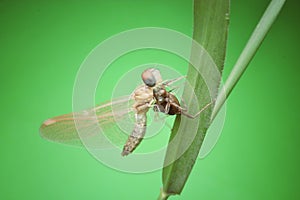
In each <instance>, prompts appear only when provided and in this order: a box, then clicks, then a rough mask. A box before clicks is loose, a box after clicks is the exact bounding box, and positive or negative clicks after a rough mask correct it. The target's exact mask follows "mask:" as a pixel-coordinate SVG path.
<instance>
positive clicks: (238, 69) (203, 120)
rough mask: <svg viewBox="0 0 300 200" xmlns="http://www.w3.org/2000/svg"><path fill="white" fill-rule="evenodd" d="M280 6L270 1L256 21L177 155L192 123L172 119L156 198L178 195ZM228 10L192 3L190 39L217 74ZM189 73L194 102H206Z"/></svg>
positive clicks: (210, 0)
mask: <svg viewBox="0 0 300 200" xmlns="http://www.w3.org/2000/svg"><path fill="white" fill-rule="evenodd" d="M284 3H285V0H273V1H271V3H270V5H269V6H268V8H267V10H266V11H265V13H264V15H263V16H262V18H261V20H260V22H259V23H258V25H257V27H256V28H255V30H254V32H253V34H252V36H251V37H250V39H249V41H248V43H247V45H246V46H245V48H244V50H243V52H242V53H241V55H240V57H239V59H238V60H237V62H236V64H235V66H234V67H233V70H232V72H231V74H230V75H229V78H228V79H227V80H226V82H225V84H224V86H223V88H222V89H221V90H220V92H219V94H218V96H217V100H216V103H215V106H214V108H213V109H210V110H206V111H205V112H204V113H203V114H202V115H201V117H200V119H199V126H198V129H197V134H196V136H195V138H193V139H194V140H193V142H192V144H191V145H190V146H189V148H188V149H187V150H186V151H185V152H184V153H183V154H181V153H182V151H183V150H182V148H185V145H186V144H184V143H186V142H185V141H186V139H187V137H189V132H190V131H193V129H192V127H193V124H192V122H184V127H183V128H182V129H180V130H178V127H179V126H180V123H181V122H182V121H181V118H180V117H177V118H176V121H175V124H174V128H173V130H172V134H171V137H170V142H171V141H172V139H173V138H176V137H177V136H178V135H179V137H180V139H181V141H180V140H178V141H177V142H176V144H175V145H170V143H169V145H168V149H167V154H166V158H165V166H166V167H164V169H163V188H162V190H161V193H160V196H159V198H158V199H167V198H168V197H169V196H170V195H174V194H180V193H181V191H182V189H183V187H184V185H185V182H186V180H187V178H188V176H189V174H190V172H191V170H192V168H193V165H194V163H195V160H196V159H197V155H198V153H199V150H200V148H201V145H202V142H203V139H204V136H205V132H206V130H207V128H208V127H209V124H210V123H211V121H212V120H213V119H214V117H215V116H216V115H217V113H218V111H219V109H220V108H221V107H222V105H223V103H224V102H225V100H226V98H227V97H228V95H229V94H230V92H231V91H232V89H233V88H234V86H235V85H236V83H237V82H238V80H239V79H240V77H241V76H242V74H243V72H244V71H245V69H246V68H247V66H248V64H249V63H250V61H251V59H252V58H253V56H254V55H255V53H256V51H257V50H258V48H259V46H260V44H261V43H262V41H263V39H264V37H265V36H266V34H267V32H268V31H269V29H270V28H271V25H272V24H273V22H274V21H275V19H276V17H277V15H278V14H279V12H280V10H281V8H282V7H283V5H284ZM228 8H229V1H225V0H223V1H217V0H195V4H194V35H193V37H194V39H195V40H197V41H198V42H200V43H201V44H202V45H203V46H204V48H205V49H206V50H207V51H208V52H209V54H210V55H211V56H212V58H213V59H214V61H215V63H216V65H217V67H218V69H219V70H220V71H222V68H223V63H224V56H225V52H226V51H225V49H226V39H227V26H228V23H227V20H228ZM217 15H218V16H217ZM197 53H199V52H197V51H195V50H193V49H192V55H191V61H192V60H193V59H198V60H199V62H200V66H201V65H203V64H204V63H205V61H204V60H205V58H206V57H205V56H204V57H203V55H200V56H199V54H198V55H197ZM200 53H201V52H200ZM203 58H204V59H203ZM206 64H207V63H206ZM192 72H193V68H192V67H190V68H189V73H188V77H187V79H188V80H190V81H192V87H193V88H194V89H195V92H196V96H197V98H198V100H200V102H201V101H205V100H207V99H208V97H209V94H208V92H207V90H203V88H205V87H204V82H203V77H198V73H195V71H194V73H192ZM214 81H215V83H216V84H215V86H216V89H217V85H218V83H219V81H220V80H214ZM199 89H202V90H199ZM210 89H211V88H210ZM210 95H211V96H213V97H214V96H215V95H216V93H215V90H213V91H212V94H210ZM205 97H206V98H205ZM200 105H201V104H200ZM202 105H203V104H202ZM183 144H184V145H183ZM176 145H177V146H176ZM178 153H179V154H180V156H179V159H177V160H176V161H175V162H173V163H172V164H169V163H170V162H171V161H172V160H175V159H176V157H177V156H178Z"/></svg>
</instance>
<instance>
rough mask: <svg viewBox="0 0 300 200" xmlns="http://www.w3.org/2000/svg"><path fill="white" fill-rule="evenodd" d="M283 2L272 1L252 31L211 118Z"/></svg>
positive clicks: (265, 33)
mask: <svg viewBox="0 0 300 200" xmlns="http://www.w3.org/2000/svg"><path fill="white" fill-rule="evenodd" d="M284 3H285V0H273V1H271V2H270V4H269V6H268V8H267V9H266V11H265V13H264V14H263V16H262V17H261V19H260V21H259V23H258V24H257V26H256V28H255V30H254V31H253V33H252V35H251V37H250V39H249V40H248V42H247V44H246V46H245V48H244V50H243V51H242V53H241V55H240V57H239V58H238V60H237V62H236V64H235V65H234V67H233V69H232V71H231V73H230V75H229V76H228V78H227V80H226V82H225V84H224V86H223V88H222V89H221V90H220V93H219V95H218V98H217V100H216V104H215V107H214V110H213V113H212V118H215V116H216V115H217V113H218V111H219V110H220V109H221V107H222V105H223V104H224V102H225V100H226V99H227V97H228V96H229V95H230V93H231V91H232V89H233V88H234V86H235V85H236V83H237V82H238V80H239V79H240V78H241V76H242V75H243V73H244V71H245V70H246V68H247V66H248V64H249V63H250V61H251V59H252V58H253V56H254V55H255V53H256V51H257V50H258V48H259V47H260V45H261V43H262V41H263V39H264V38H265V36H266V35H267V33H268V31H269V30H270V28H271V26H272V24H273V23H274V21H275V19H276V17H277V16H278V14H279V12H280V10H281V8H282V7H283V5H284Z"/></svg>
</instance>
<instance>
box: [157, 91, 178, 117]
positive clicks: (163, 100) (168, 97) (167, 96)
mask: <svg viewBox="0 0 300 200" xmlns="http://www.w3.org/2000/svg"><path fill="white" fill-rule="evenodd" d="M153 96H154V98H155V100H156V103H155V105H154V111H156V112H162V113H165V114H168V115H178V114H181V110H182V109H181V107H180V103H179V101H178V99H177V97H176V96H174V95H173V94H171V93H170V92H168V91H167V90H166V89H165V87H163V86H158V87H155V88H154V89H153Z"/></svg>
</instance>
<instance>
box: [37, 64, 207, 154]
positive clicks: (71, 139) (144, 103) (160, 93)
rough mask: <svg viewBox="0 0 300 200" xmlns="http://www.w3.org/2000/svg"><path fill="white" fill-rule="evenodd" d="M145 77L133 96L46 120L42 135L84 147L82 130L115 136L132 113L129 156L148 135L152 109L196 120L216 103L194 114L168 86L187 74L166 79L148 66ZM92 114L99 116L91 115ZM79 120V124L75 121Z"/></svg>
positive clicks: (125, 152) (125, 149) (89, 135)
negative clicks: (116, 128)
mask: <svg viewBox="0 0 300 200" xmlns="http://www.w3.org/2000/svg"><path fill="white" fill-rule="evenodd" d="M141 78H142V81H143V84H142V85H140V86H138V87H137V88H136V89H135V90H134V91H133V92H132V94H131V95H130V96H129V97H128V96H127V97H121V98H119V99H115V100H112V101H109V102H107V103H103V104H100V105H96V106H95V107H93V108H90V109H87V110H84V111H83V112H77V113H69V114H65V115H61V116H57V117H53V118H50V119H48V120H46V121H44V122H43V124H42V125H41V127H40V134H41V136H42V137H43V138H45V139H47V140H50V141H55V142H59V143H64V144H71V145H77V146H82V141H81V137H79V135H78V131H79V130H80V129H82V130H86V129H88V130H89V131H88V134H86V135H84V136H83V137H93V134H97V133H96V127H97V126H100V127H101V129H102V130H103V131H104V132H105V133H106V134H107V136H108V137H109V138H113V136H112V135H114V134H115V133H116V132H118V131H116V130H115V126H114V124H115V123H118V121H119V120H125V121H126V120H127V121H128V120H129V118H128V115H130V116H132V115H134V116H133V118H134V125H133V128H132V131H131V134H130V135H129V136H128V138H127V141H126V142H125V144H124V146H123V150H122V152H121V155H122V156H127V155H129V154H130V153H132V152H133V151H134V150H135V149H136V148H137V147H138V146H139V144H140V143H141V141H142V140H143V138H144V136H145V133H146V127H147V113H148V111H149V109H153V110H154V112H157V113H164V114H165V115H184V116H186V117H188V118H192V119H193V118H196V117H197V116H199V115H200V114H201V112H203V111H204V110H205V109H206V108H208V107H209V106H210V105H211V104H212V103H213V102H210V103H208V104H207V105H205V106H204V107H203V108H202V109H201V110H199V111H198V112H197V113H196V114H195V115H191V114H189V113H188V112H187V109H186V108H185V107H184V106H181V105H180V103H179V100H178V98H177V97H176V96H175V95H174V94H173V93H172V91H173V89H171V90H167V89H166V88H167V87H168V86H170V85H171V84H173V83H174V82H177V81H179V80H181V79H183V78H185V76H181V77H178V78H175V79H171V80H166V81H163V80H162V76H161V74H160V71H159V70H158V69H156V68H148V69H146V70H145V71H144V72H143V73H142V74H141ZM91 113H94V114H95V116H96V117H93V116H92V115H90V114H91ZM76 121H77V122H79V125H78V123H77V124H76V123H75V122H76ZM94 132H95V133H94ZM117 134H118V133H117ZM99 145H100V144H99Z"/></svg>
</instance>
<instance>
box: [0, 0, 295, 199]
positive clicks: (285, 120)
mask: <svg viewBox="0 0 300 200" xmlns="http://www.w3.org/2000/svg"><path fill="white" fill-rule="evenodd" d="M268 3H269V1H268V0H244V1H237V0H232V1H231V22H230V31H229V41H228V53H227V60H226V66H225V72H224V75H225V77H226V75H227V74H228V73H229V71H230V69H231V67H232V66H233V64H234V62H235V60H236V59H237V57H238V55H239V53H240V52H241V50H242V49H243V46H244V45H245V43H246V41H247V39H248V37H249V36H250V34H251V32H252V30H253V28H254V27H255V25H256V23H257V22H258V20H259V18H260V16H261V15H262V13H263V11H264V9H265V8H266V6H267V5H268ZM299 5H300V4H299V2H298V1H296V0H289V1H287V3H286V5H285V6H284V9H283V10H282V12H281V14H280V15H279V18H278V20H277V21H276V23H275V24H274V26H273V28H272V29H271V31H270V33H269V35H268V36H267V38H266V39H265V41H264V43H263V45H262V46H261V48H260V50H259V51H258V53H257V55H256V56H255V58H254V59H253V61H252V62H251V66H250V67H249V69H248V70H247V72H246V73H245V76H244V77H243V78H242V79H241V81H240V82H239V84H238V85H237V87H236V88H235V90H234V91H233V93H232V95H231V96H230V98H229V100H228V104H227V105H228V107H227V109H228V110H227V118H226V123H225V127H224V130H223V133H222V135H221V138H220V140H219V141H218V143H217V145H216V147H215V148H214V150H213V151H212V152H211V153H210V155H209V156H208V157H206V158H205V159H203V160H198V162H197V164H196V165H195V168H194V170H193V171H192V174H191V176H190V178H189V180H188V183H187V185H186V187H185V189H184V191H183V193H182V195H181V196H176V197H173V198H171V199H209V200H213V199H230V200H232V199H249V200H250V199H251V200H252V199H299V198H300V194H299V179H300V175H299V167H300V166H299V161H300V159H299V158H300V156H299V146H300V135H299V128H298V127H297V124H299V122H298V121H299V112H300V109H299V105H298V104H299V102H300V96H299V83H300V81H299V78H298V76H299V74H298V73H299V62H298V59H297V57H298V58H299V55H298V48H299V35H300V28H299V18H300V13H299ZM192 17H193V15H192V1H191V0H190V1H183V0H181V1H178V0H172V1H171V0H168V1H158V0H152V1H133V0H131V1H130V0H123V1H121V0H120V1H110V2H109V1H51V3H50V2H48V3H46V2H44V1H33V0H31V1H30V0H28V1H8V0H3V1H1V2H0V25H1V29H0V36H1V37H0V44H1V55H0V56H1V59H0V66H1V73H0V81H1V82H0V83H1V84H0V89H1V100H0V101H1V128H0V132H1V133H0V134H1V135H0V138H1V139H0V143H1V144H0V156H1V157H0V158H1V163H0V169H1V171H0V184H1V185H0V199H56V200H59V199H73V200H75V199H156V197H157V196H158V193H159V188H160V187H161V185H162V183H161V171H156V172H153V173H147V174H139V175H135V174H127V173H122V172H118V171H115V170H112V169H110V168H108V167H106V166H104V165H102V164H100V163H99V162H98V161H96V160H95V159H94V158H93V157H92V156H90V154H89V153H88V152H87V151H86V150H84V149H80V148H72V147H68V146H64V145H60V144H55V143H51V142H48V141H45V140H43V139H41V138H40V136H39V133H38V129H39V126H40V124H41V123H42V122H43V121H44V120H45V119H47V118H49V117H52V116H56V115H59V114H63V113H68V112H70V111H71V110H72V89H73V83H74V80H75V76H76V73H77V70H78V69H79V67H80V64H81V62H82V61H83V60H84V58H85V57H86V56H87V54H88V53H89V52H90V51H91V50H92V49H93V48H94V47H95V46H96V45H98V44H99V43H100V42H101V41H103V40H105V39H106V38H108V37H110V36H112V35H114V34H117V33H119V32H121V31H125V30H127V29H131V28H138V27H145V26H157V27H166V28H170V29H174V30H177V31H180V32H182V33H184V34H187V35H189V36H191V34H192ZM156 58H157V59H160V61H163V60H164V59H168V58H165V57H164V55H161V57H160V55H159V54H158V55H157V56H156ZM150 60H151V59H150ZM147 61H149V60H147ZM152 61H153V62H155V59H153V60H152ZM140 62H141V63H142V62H143V56H142V55H141V56H140ZM121 64H122V63H120V65H121ZM177 65H180V63H177ZM123 67H125V68H126V66H124V65H123ZM101 89H102V90H103V93H102V92H101V93H102V94H103V95H104V96H105V94H106V92H109V90H110V88H109V87H107V88H101Z"/></svg>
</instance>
